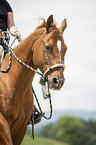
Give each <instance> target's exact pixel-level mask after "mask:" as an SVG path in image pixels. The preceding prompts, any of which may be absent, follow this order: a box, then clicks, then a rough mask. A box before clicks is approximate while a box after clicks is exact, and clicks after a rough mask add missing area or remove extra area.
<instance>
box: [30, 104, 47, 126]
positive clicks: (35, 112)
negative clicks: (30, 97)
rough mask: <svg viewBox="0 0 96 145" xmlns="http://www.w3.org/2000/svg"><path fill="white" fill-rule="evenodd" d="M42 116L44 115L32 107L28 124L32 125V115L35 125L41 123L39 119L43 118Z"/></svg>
mask: <svg viewBox="0 0 96 145" xmlns="http://www.w3.org/2000/svg"><path fill="white" fill-rule="evenodd" d="M44 114H45V113H40V112H39V111H38V110H37V108H36V106H35V105H34V112H33V114H32V115H31V117H30V120H29V121H28V124H32V122H33V120H32V118H33V115H34V124H37V123H39V122H40V121H41V118H42V117H43V115H44Z"/></svg>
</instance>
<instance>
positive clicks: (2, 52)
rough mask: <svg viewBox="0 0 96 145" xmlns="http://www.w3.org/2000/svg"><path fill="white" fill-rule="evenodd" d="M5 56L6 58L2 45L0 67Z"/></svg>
mask: <svg viewBox="0 0 96 145" xmlns="http://www.w3.org/2000/svg"><path fill="white" fill-rule="evenodd" d="M3 58H4V49H3V47H2V46H1V45H0V67H1V64H2V61H3Z"/></svg>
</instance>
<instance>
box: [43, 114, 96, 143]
mask: <svg viewBox="0 0 96 145" xmlns="http://www.w3.org/2000/svg"><path fill="white" fill-rule="evenodd" d="M40 136H43V137H48V138H52V139H56V140H59V141H63V142H65V143H68V144H69V145H96V121H92V120H89V121H85V120H81V119H79V118H76V117H73V116H64V117H61V118H60V119H59V120H58V122H56V123H54V124H53V123H52V124H49V125H46V126H44V127H42V129H41V130H40Z"/></svg>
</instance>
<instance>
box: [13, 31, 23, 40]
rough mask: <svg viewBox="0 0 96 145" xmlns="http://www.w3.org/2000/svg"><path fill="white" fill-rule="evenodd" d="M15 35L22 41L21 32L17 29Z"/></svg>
mask: <svg viewBox="0 0 96 145" xmlns="http://www.w3.org/2000/svg"><path fill="white" fill-rule="evenodd" d="M15 36H16V37H17V39H18V40H19V41H22V38H21V34H20V33H19V31H16V32H15Z"/></svg>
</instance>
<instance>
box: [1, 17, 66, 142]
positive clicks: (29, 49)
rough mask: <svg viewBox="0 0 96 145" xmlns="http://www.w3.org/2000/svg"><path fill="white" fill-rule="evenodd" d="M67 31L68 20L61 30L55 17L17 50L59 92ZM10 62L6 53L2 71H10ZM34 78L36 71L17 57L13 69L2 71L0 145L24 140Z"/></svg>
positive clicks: (61, 83)
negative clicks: (64, 34)
mask: <svg viewBox="0 0 96 145" xmlns="http://www.w3.org/2000/svg"><path fill="white" fill-rule="evenodd" d="M65 28H66V19H65V20H63V22H62V24H61V26H60V28H57V27H56V25H55V23H54V20H53V16H52V15H51V16H50V17H49V18H48V19H47V22H46V21H44V22H43V23H42V24H41V25H40V26H39V27H38V28H37V29H36V30H35V31H34V32H33V33H32V34H31V35H30V36H28V37H27V38H26V39H25V40H23V41H22V42H21V43H20V44H19V45H18V46H16V47H15V49H14V53H15V54H16V56H17V57H18V58H19V59H20V60H22V62H24V63H26V64H28V65H29V66H31V67H32V68H34V69H35V70H37V69H38V68H39V69H41V70H42V72H43V73H44V75H43V79H44V78H45V77H46V78H47V81H48V83H49V87H50V88H51V89H55V90H59V89H60V88H61V87H62V85H63V84H64V75H63V69H64V65H63V61H64V55H65V52H66V49H67V48H66V45H65V43H64V40H63V37H62V34H63V32H64V30H65ZM58 42H60V43H61V48H60V49H59V48H58V45H57V44H58ZM8 59H9V55H8V54H6V56H5V58H4V60H3V63H2V69H6V68H7V66H8ZM34 75H35V72H34V71H31V70H30V69H28V68H27V67H25V66H23V65H21V64H20V63H19V62H18V61H17V60H16V59H15V58H14V56H13V55H12V64H11V68H10V70H9V71H8V72H7V73H2V72H0V145H20V143H21V142H22V140H23V138H24V135H25V133H26V128H27V124H28V121H29V119H30V117H31V114H32V111H33V104H34V100H33V93H32V88H31V87H32V81H33V78H34Z"/></svg>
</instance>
